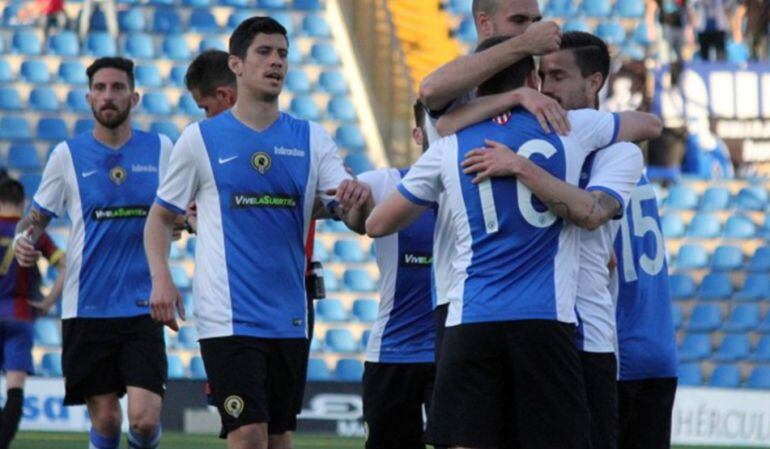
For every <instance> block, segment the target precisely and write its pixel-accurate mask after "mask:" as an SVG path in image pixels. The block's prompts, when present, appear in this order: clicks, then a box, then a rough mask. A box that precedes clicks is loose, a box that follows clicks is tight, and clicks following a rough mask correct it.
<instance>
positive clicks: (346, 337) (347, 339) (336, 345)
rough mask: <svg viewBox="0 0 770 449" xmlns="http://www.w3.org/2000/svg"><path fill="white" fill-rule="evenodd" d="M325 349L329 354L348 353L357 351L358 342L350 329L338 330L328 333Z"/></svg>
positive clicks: (325, 339) (330, 330) (325, 338)
mask: <svg viewBox="0 0 770 449" xmlns="http://www.w3.org/2000/svg"><path fill="white" fill-rule="evenodd" d="M324 345H325V349H326V350H327V351H329V352H336V353H348V352H355V351H356V340H355V339H354V338H353V334H351V333H350V331H349V330H348V329H344V328H336V329H329V330H328V331H326V335H325V336H324Z"/></svg>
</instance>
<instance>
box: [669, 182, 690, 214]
mask: <svg viewBox="0 0 770 449" xmlns="http://www.w3.org/2000/svg"><path fill="white" fill-rule="evenodd" d="M665 206H666V208H667V209H672V210H692V209H695V208H696V207H697V206H698V194H697V193H696V192H695V190H693V189H692V188H691V187H689V186H685V185H676V186H673V187H671V189H669V191H668V197H667V198H666V202H665Z"/></svg>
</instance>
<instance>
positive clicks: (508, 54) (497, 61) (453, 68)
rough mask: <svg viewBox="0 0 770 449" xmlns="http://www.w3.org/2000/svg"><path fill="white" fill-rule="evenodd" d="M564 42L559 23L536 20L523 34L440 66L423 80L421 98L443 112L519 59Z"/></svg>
mask: <svg viewBox="0 0 770 449" xmlns="http://www.w3.org/2000/svg"><path fill="white" fill-rule="evenodd" d="M560 42H561V32H560V30H559V26H558V25H557V24H556V23H555V22H537V23H533V24H532V25H530V26H529V28H527V31H525V32H524V33H523V34H521V35H520V36H517V37H514V38H511V39H509V40H507V41H505V42H503V43H501V44H500V45H495V46H493V47H490V48H488V49H486V50H484V51H481V52H478V53H473V54H470V55H466V56H461V57H459V58H457V59H455V60H454V61H451V62H449V63H447V64H444V65H443V66H441V67H439V68H438V69H436V70H435V71H434V72H433V73H431V74H430V75H428V76H427V77H425V79H423V80H422V82H421V83H420V100H422V103H423V104H424V105H425V106H426V107H427V108H428V109H429V110H431V111H440V110H442V109H444V108H446V107H447V106H448V105H449V103H451V102H452V101H453V100H455V99H456V98H460V97H462V96H463V95H465V94H466V93H467V92H470V91H471V90H473V89H475V88H476V87H477V86H478V85H479V84H481V83H483V82H484V81H486V80H487V79H489V78H491V77H492V76H493V75H495V74H496V73H498V72H500V71H501V70H503V69H505V68H506V67H508V66H509V65H511V64H513V63H515V62H516V61H518V60H520V59H522V58H524V57H526V56H529V55H533V54H535V55H539V54H543V53H548V52H552V51H555V50H558V49H559V45H560Z"/></svg>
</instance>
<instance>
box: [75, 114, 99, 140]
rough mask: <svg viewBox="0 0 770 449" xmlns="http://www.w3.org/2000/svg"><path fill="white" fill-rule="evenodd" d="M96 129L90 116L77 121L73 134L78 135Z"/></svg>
mask: <svg viewBox="0 0 770 449" xmlns="http://www.w3.org/2000/svg"><path fill="white" fill-rule="evenodd" d="M92 129H94V121H93V119H90V118H82V119H79V120H78V121H76V122H75V130H74V131H73V133H72V135H74V136H77V135H78V134H83V133H85V132H91V130H92Z"/></svg>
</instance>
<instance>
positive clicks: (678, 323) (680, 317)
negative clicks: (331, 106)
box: [671, 304, 684, 330]
mask: <svg viewBox="0 0 770 449" xmlns="http://www.w3.org/2000/svg"><path fill="white" fill-rule="evenodd" d="M671 319H672V321H673V322H674V329H677V330H679V329H681V328H682V325H683V324H684V314H683V313H682V309H681V308H680V307H679V306H678V305H676V304H671Z"/></svg>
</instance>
